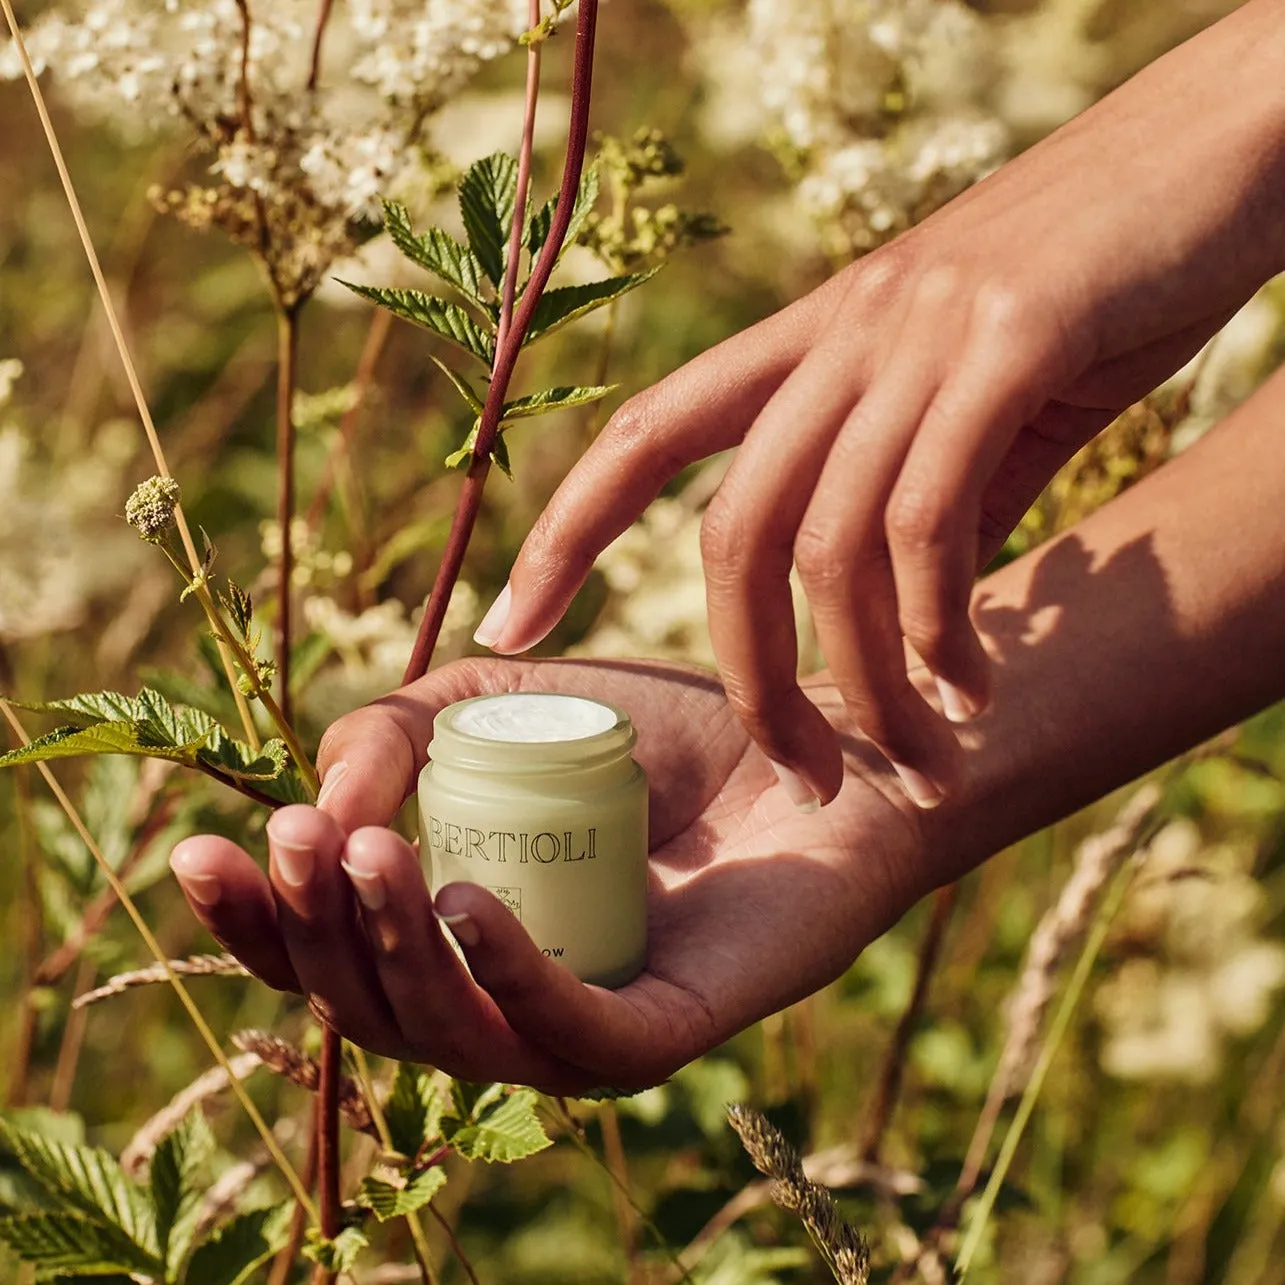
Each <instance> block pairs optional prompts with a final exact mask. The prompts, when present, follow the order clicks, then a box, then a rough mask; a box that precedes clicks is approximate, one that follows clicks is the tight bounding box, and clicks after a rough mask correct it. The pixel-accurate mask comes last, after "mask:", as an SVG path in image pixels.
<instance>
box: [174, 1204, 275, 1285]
mask: <svg viewBox="0 0 1285 1285" xmlns="http://www.w3.org/2000/svg"><path fill="white" fill-rule="evenodd" d="M293 1210H294V1202H293V1201H291V1202H289V1203H287V1204H286V1205H284V1206H278V1207H277V1208H275V1209H255V1210H251V1211H250V1212H249V1213H246V1214H238V1215H237V1216H236V1217H235V1218H233V1219H231V1220H230V1221H229V1222H226V1223H224V1224H223V1226H222V1227H220V1228H219V1229H218V1231H216V1232H215V1233H214V1235H213V1236H211V1237H210V1238H209V1240H207V1241H204V1242H203V1243H202V1244H200V1245H198V1246H197V1247H196V1249H195V1250H193V1251H192V1257H191V1258H190V1259H188V1263H187V1270H186V1271H185V1272H184V1273H183V1285H241V1282H242V1281H244V1280H246V1279H247V1278H248V1277H249V1276H250V1274H251V1273H252V1272H253V1271H254V1270H255V1268H256V1267H258V1266H259V1265H260V1264H262V1263H263V1262H264V1261H265V1260H267V1259H268V1258H271V1257H272V1255H273V1254H275V1253H276V1252H277V1250H278V1249H280V1248H281V1246H282V1245H284V1244H285V1241H286V1229H287V1226H288V1224H289V1221H290V1215H291V1213H292V1212H293Z"/></svg>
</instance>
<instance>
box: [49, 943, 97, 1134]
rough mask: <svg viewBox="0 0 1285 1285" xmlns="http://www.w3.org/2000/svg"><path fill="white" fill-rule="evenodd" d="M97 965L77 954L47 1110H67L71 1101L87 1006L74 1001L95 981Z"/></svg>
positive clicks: (83, 1035) (82, 1044)
mask: <svg viewBox="0 0 1285 1285" xmlns="http://www.w3.org/2000/svg"><path fill="white" fill-rule="evenodd" d="M97 974H98V965H97V964H96V963H95V962H94V961H93V960H92V959H90V958H89V956H87V955H82V956H81V957H80V966H79V967H78V968H77V969H76V980H75V982H74V983H73V985H72V989H71V996H72V1000H73V1003H72V1007H71V1011H70V1012H69V1013H68V1014H67V1025H66V1026H65V1027H64V1028H63V1033H62V1042H61V1043H60V1044H59V1046H58V1061H57V1063H56V1064H55V1066H54V1078H53V1084H52V1085H51V1086H50V1089H49V1109H50V1110H51V1111H66V1109H67V1107H68V1105H69V1104H70V1102H71V1090H72V1086H73V1084H74V1083H75V1080H76V1067H77V1066H78V1065H79V1064H80V1050H81V1048H82V1047H83V1046H84V1043H85V1024H86V1023H87V1022H88V1021H89V1009H88V1008H77V1007H76V1005H75V1003H74V1001H75V1000H76V999H77V997H79V996H81V995H83V994H84V993H85V992H86V991H87V990H89V988H90V987H91V986H92V985H93V984H94V978H95V977H96V976H97Z"/></svg>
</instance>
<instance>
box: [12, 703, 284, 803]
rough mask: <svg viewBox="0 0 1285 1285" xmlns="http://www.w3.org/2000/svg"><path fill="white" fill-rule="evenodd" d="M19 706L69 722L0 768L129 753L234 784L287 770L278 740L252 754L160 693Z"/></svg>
mask: <svg viewBox="0 0 1285 1285" xmlns="http://www.w3.org/2000/svg"><path fill="white" fill-rule="evenodd" d="M14 703H15V704H18V703H19V702H16V701H15V702H14ZM22 707H23V708H24V709H31V710H36V711H37V712H40V713H52V714H61V715H63V716H64V717H69V718H70V719H71V720H72V722H71V723H70V724H68V725H67V726H65V727H59V728H55V729H54V731H52V732H50V733H48V734H47V735H45V736H41V737H38V738H37V739H36V740H34V741H32V742H31V744H30V745H27V746H22V747H20V748H18V749H16V750H11V751H10V752H9V753H8V754H4V755H0V767H12V766H14V765H16V764H19V763H35V762H42V761H44V760H47V759H58V758H73V757H79V756H81V755H87V754H88V755H92V754H130V755H134V756H136V757H142V758H158V759H165V760H167V761H168V762H173V763H181V764H183V765H184V766H185V767H196V766H198V764H205V765H207V766H209V767H213V768H215V769H217V770H218V771H220V772H221V773H223V774H224V775H225V776H230V777H233V778H234V779H241V780H247V781H270V780H273V779H274V778H275V777H277V776H279V775H280V773H281V770H282V768H283V767H284V766H285V761H286V753H285V746H284V745H282V743H281V742H280V741H269V742H268V743H267V744H266V745H265V746H264V747H263V748H262V749H261V750H259V751H255V750H252V749H251V748H250V747H249V746H248V745H246V744H245V743H244V742H243V741H238V740H237V739H236V738H235V737H232V736H230V735H228V733H227V732H226V731H224V729H223V728H222V727H221V726H220V725H219V724H218V723H216V722H215V720H214V719H213V718H211V717H210V715H209V714H207V713H205V711H204V710H200V709H185V708H183V707H181V706H174V705H171V704H170V703H169V701H168V700H166V699H165V697H164V696H162V695H161V694H160V692H157V691H154V690H152V689H151V688H148V687H144V688H143V690H142V691H140V692H139V694H138V695H137V696H133V697H131V696H123V695H121V693H120V692H87V693H82V694H81V695H78V696H72V697H69V698H67V699H66V700H58V701H43V702H39V703H36V702H30V703H23V706H22Z"/></svg>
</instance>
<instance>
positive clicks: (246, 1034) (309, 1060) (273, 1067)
mask: <svg viewBox="0 0 1285 1285" xmlns="http://www.w3.org/2000/svg"><path fill="white" fill-rule="evenodd" d="M232 1043H233V1044H235V1045H236V1047H237V1048H239V1049H243V1050H244V1051H245V1052H247V1053H254V1054H256V1055H257V1056H258V1057H259V1059H260V1060H261V1061H262V1063H263V1065H264V1066H266V1067H267V1068H268V1070H269V1071H274V1072H276V1074H277V1075H280V1076H282V1077H283V1078H284V1079H287V1080H289V1081H290V1082H291V1084H297V1085H298V1086H299V1087H300V1088H301V1089H307V1090H308V1092H309V1093H316V1092H317V1088H318V1086H319V1085H320V1083H321V1067H320V1065H319V1063H318V1062H317V1059H316V1058H315V1057H310V1056H309V1055H308V1054H307V1053H305V1052H304V1051H303V1050H302V1049H300V1048H296V1047H295V1046H294V1045H293V1044H291V1043H290V1042H289V1041H288V1040H283V1039H279V1038H278V1037H277V1036H275V1035H269V1034H268V1032H267V1031H238V1032H237V1033H236V1034H235V1035H234V1036H233V1037H232ZM339 1110H340V1112H341V1113H342V1114H343V1117H344V1119H345V1120H346V1121H347V1123H348V1127H349V1128H350V1129H355V1130H356V1131H357V1132H358V1133H368V1134H369V1135H370V1136H371V1137H372V1138H375V1139H378V1137H379V1133H378V1131H377V1130H376V1128H375V1122H374V1119H373V1118H372V1116H371V1113H370V1107H369V1105H368V1104H367V1102H366V1098H365V1095H364V1094H363V1093H362V1091H361V1088H360V1086H359V1085H358V1084H357V1082H356V1081H355V1080H353V1079H350V1078H349V1077H348V1076H346V1075H343V1076H340V1077H339Z"/></svg>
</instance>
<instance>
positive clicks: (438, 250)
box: [384, 201, 495, 317]
mask: <svg viewBox="0 0 1285 1285" xmlns="http://www.w3.org/2000/svg"><path fill="white" fill-rule="evenodd" d="M384 227H385V228H386V229H387V230H388V235H389V236H390V237H392V239H393V244H394V245H396V246H397V248H398V249H399V250H400V251H401V252H402V253H403V254H404V255H405V256H406V257H407V258H408V259H409V260H410V261H411V262H412V263H416V264H418V265H419V266H420V267H421V268H424V269H425V270H426V271H428V272H431V273H432V274H433V275H434V276H435V277H438V278H440V279H441V280H442V281H445V282H446V284H447V285H449V286H453V287H454V288H455V289H456V290H458V291H459V293H460V294H461V295H463V296H464V298H465V299H467V300H468V301H469V303H472V304H476V305H477V307H479V308H481V309H482V310H483V311H484V312H485V313H486V314H487V316H490V317H493V316H494V314H495V305H494V304H493V303H491V302H490V301H489V300H488V299H487V298H486V296H485V295H484V294H483V292H482V283H483V280H484V279H485V276H486V270H485V269H484V268H483V267H482V264H481V263H480V262H479V260H478V257H477V255H475V254H474V253H473V251H472V250H471V249H469V247H468V246H465V245H461V244H460V243H459V242H458V241H457V240H456V239H455V238H454V237H453V236H449V235H448V234H447V233H445V232H443V231H442V229H441V228H429V229H428V230H427V231H426V232H422V233H416V232H415V230H414V229H413V228H412V227H411V222H410V215H408V214H407V213H406V208H405V206H402V205H398V204H397V202H395V201H385V202H384Z"/></svg>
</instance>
